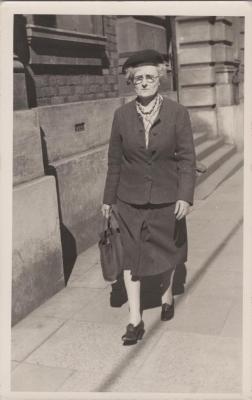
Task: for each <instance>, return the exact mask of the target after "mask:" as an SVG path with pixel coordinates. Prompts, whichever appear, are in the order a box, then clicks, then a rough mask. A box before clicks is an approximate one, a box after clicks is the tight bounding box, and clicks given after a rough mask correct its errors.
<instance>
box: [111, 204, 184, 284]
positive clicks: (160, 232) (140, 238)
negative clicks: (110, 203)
mask: <svg viewBox="0 0 252 400" xmlns="http://www.w3.org/2000/svg"><path fill="white" fill-rule="evenodd" d="M174 210H175V203H166V204H145V205H136V204H129V203H125V202H123V201H121V200H120V199H118V200H117V215H118V224H119V228H120V232H121V239H122V245H123V251H124V259H123V268H124V269H130V270H131V273H132V276H135V277H144V276H151V275H157V274H162V273H164V272H166V271H172V270H173V269H175V267H176V266H177V265H179V264H182V263H184V262H186V260H187V229H186V219H185V218H183V219H181V220H180V221H177V220H176V218H175V214H174Z"/></svg>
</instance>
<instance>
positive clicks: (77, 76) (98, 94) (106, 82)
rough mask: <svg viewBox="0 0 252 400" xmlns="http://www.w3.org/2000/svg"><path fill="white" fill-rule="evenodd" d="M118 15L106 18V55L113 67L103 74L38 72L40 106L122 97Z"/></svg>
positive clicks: (38, 100)
mask: <svg viewBox="0 0 252 400" xmlns="http://www.w3.org/2000/svg"><path fill="white" fill-rule="evenodd" d="M115 25H116V17H115V16H105V17H104V35H105V36H106V37H107V43H106V54H107V56H108V59H109V66H108V68H106V69H103V70H102V71H101V73H100V74H90V73H87V72H86V73H83V72H81V70H80V71H79V72H78V70H75V73H72V74H57V73H55V72H54V74H53V75H50V74H39V75H38V74H36V73H35V74H34V77H33V78H34V83H35V90H36V101H37V105H38V106H44V105H50V104H61V103H71V102H76V101H83V100H93V99H102V98H111V97H117V96H118V73H117V72H118V53H117V40H116V26H115Z"/></svg>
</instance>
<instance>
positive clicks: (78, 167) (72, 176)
mask: <svg viewBox="0 0 252 400" xmlns="http://www.w3.org/2000/svg"><path fill="white" fill-rule="evenodd" d="M51 166H52V168H54V171H55V176H56V179H57V185H58V190H59V197H60V212H61V217H62V223H63V225H64V226H65V229H66V230H67V231H68V232H69V234H70V235H71V237H72V238H73V241H74V242H75V245H76V252H77V254H79V253H80V252H81V251H83V250H85V249H86V248H88V247H89V246H90V245H92V244H94V243H95V242H97V241H98V238H99V232H100V230H101V228H102V219H101V211H100V210H101V204H102V194H103V189H104V184H105V175H106V171H107V145H105V146H101V147H99V148H96V149H93V150H89V151H87V152H85V153H80V154H77V155H75V156H73V157H71V158H67V159H63V160H60V161H58V162H55V163H52V164H51Z"/></svg>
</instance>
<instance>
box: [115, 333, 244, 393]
mask: <svg viewBox="0 0 252 400" xmlns="http://www.w3.org/2000/svg"><path fill="white" fill-rule="evenodd" d="M135 379H137V380H139V381H142V380H143V381H146V380H147V381H148V380H149V385H150V386H149V387H150V388H151V387H152V384H153V382H155V384H157V382H166V391H167V392H170V393H173V392H174V391H175V390H174V389H175V388H176V387H179V385H180V384H182V386H183V385H186V386H189V387H190V392H203V393H204V392H209V393H216V392H218V393H219V392H225V393H229V392H231V393H232V392H240V391H241V341H240V340H239V339H235V338H221V337H216V336H210V335H199V334H192V333H182V332H174V331H173V332H169V331H167V332H166V333H164V334H163V335H162V337H161V339H160V340H159V343H158V346H156V348H155V351H153V352H151V353H150V355H149V357H148V358H147V359H146V360H145V362H144V365H142V366H141V368H140V369H139V370H138V372H137V373H136V375H135ZM117 389H118V391H119V390H120V387H117Z"/></svg>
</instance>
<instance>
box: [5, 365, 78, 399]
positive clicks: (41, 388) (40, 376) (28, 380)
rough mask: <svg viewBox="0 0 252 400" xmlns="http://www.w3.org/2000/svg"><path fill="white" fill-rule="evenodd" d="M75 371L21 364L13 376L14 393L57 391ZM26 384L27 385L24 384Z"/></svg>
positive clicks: (12, 386)
mask: <svg viewBox="0 0 252 400" xmlns="http://www.w3.org/2000/svg"><path fill="white" fill-rule="evenodd" d="M72 374H73V371H71V370H67V369H65V368H49V367H45V366H41V365H33V364H28V363H22V364H20V365H19V366H18V367H17V368H16V369H15V370H14V372H13V374H12V385H11V388H12V391H14V392H15V391H17V392H18V391H20V392H22V391H27V392H30V391H31V392H50V391H56V390H57V388H58V387H59V386H61V385H62V384H63V383H64V382H65V380H66V379H67V378H68V377H69V376H71V375H72ZM24 382H25V384H24Z"/></svg>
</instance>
